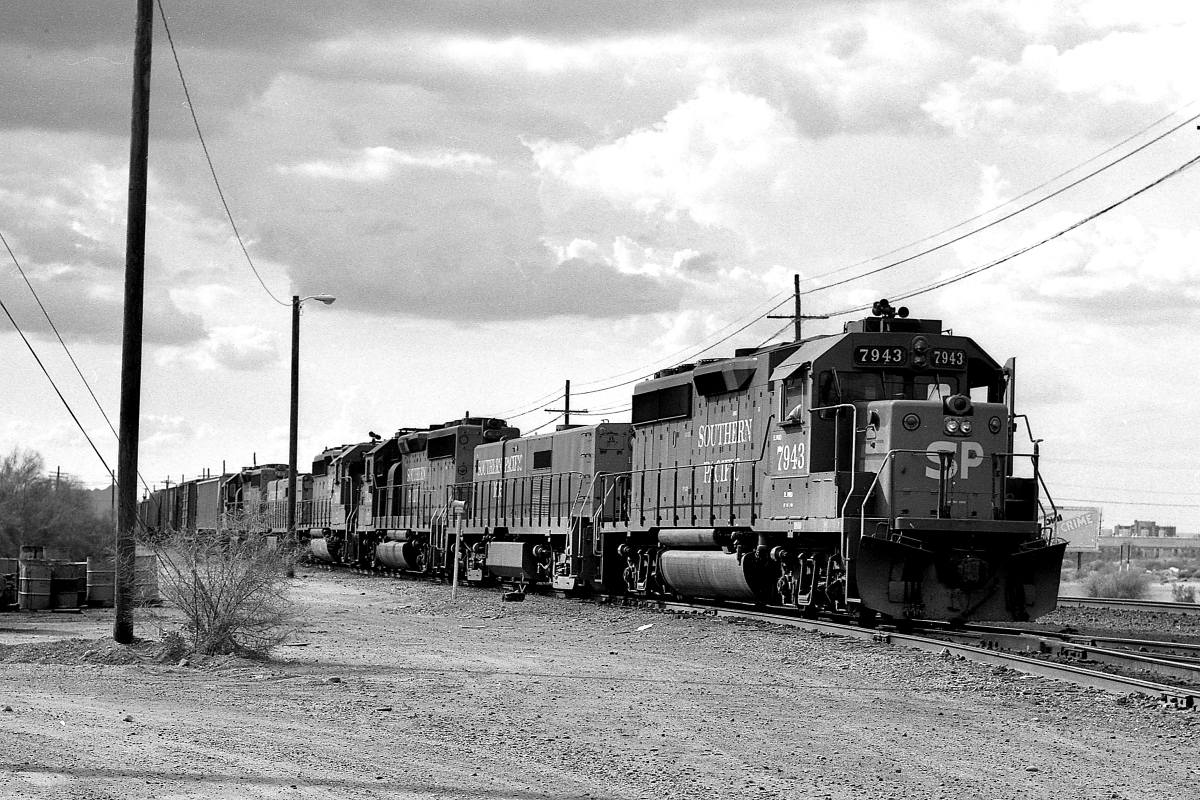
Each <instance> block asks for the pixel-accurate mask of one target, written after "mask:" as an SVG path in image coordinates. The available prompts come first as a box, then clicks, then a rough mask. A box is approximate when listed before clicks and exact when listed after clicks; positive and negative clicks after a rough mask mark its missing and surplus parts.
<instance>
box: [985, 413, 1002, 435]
mask: <svg viewBox="0 0 1200 800" xmlns="http://www.w3.org/2000/svg"><path fill="white" fill-rule="evenodd" d="M1001 425H1003V423H1002V422H1000V418H999V417H992V418H991V419H989V420H988V430H989V431H991V432H992V433H999V432H1000V426H1001Z"/></svg>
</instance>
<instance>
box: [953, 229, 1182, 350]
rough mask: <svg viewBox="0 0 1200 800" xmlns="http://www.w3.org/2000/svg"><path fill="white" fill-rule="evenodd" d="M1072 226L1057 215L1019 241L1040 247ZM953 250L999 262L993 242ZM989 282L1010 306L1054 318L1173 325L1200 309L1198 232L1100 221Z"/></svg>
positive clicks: (1010, 265) (1009, 245)
mask: <svg viewBox="0 0 1200 800" xmlns="http://www.w3.org/2000/svg"><path fill="white" fill-rule="evenodd" d="M1074 219H1075V218H1074V217H1073V216H1071V215H1068V214H1059V215H1055V216H1053V217H1051V218H1048V219H1046V220H1045V221H1043V222H1042V223H1040V224H1038V225H1035V226H1033V227H1031V228H1029V229H1027V230H1026V231H1025V232H1024V233H1023V234H1021V236H1020V237H1019V240H1018V241H1019V243H1020V244H1028V243H1032V242H1035V241H1038V240H1039V239H1041V238H1044V237H1045V236H1046V235H1047V234H1048V233H1050V232H1053V231H1054V230H1057V229H1061V228H1062V227H1065V226H1066V225H1067V224H1069V223H1070V222H1073V221H1074ZM1013 245H1014V242H1012V241H1008V242H1006V243H1005V244H1004V246H1005V247H1006V249H1009V250H1011V249H1014V247H1013ZM955 249H956V250H957V252H958V253H959V254H960V257H961V258H962V259H963V261H964V262H967V263H972V265H974V264H976V263H981V262H983V261H985V260H990V259H991V258H995V257H996V256H997V255H999V254H1001V253H1000V243H999V242H998V241H995V240H993V241H992V243H991V244H990V245H985V244H983V243H982V242H978V241H977V242H975V243H962V244H960V245H956V247H955ZM993 280H994V281H996V282H998V283H1000V284H1001V285H1003V286H1004V287H1006V292H1007V293H1008V294H1009V295H1010V297H1011V299H1012V300H1013V301H1015V302H1018V303H1019V302H1035V303H1037V304H1039V305H1040V306H1041V307H1042V308H1043V309H1044V310H1047V311H1048V312H1049V313H1053V314H1055V315H1069V316H1072V317H1077V318H1092V319H1097V320H1107V321H1110V322H1111V323H1113V324H1120V325H1125V326H1147V327H1157V326H1160V325H1171V324H1173V322H1172V320H1174V319H1176V318H1177V315H1178V314H1179V313H1188V312H1192V313H1194V312H1195V311H1196V310H1198V309H1200V232H1197V231H1181V230H1176V229H1167V228H1155V227H1150V226H1147V225H1146V224H1145V223H1143V222H1141V221H1140V220H1139V219H1138V218H1136V217H1133V216H1130V215H1120V216H1115V217H1111V218H1110V217H1105V218H1102V219H1100V220H1097V221H1095V222H1092V223H1090V224H1089V225H1087V226H1084V227H1082V228H1079V229H1077V230H1075V231H1073V232H1071V233H1070V234H1068V235H1067V236H1065V237H1063V238H1062V239H1059V240H1056V241H1054V242H1051V243H1049V244H1047V245H1044V246H1042V247H1041V248H1039V249H1037V250H1034V251H1031V252H1029V253H1027V254H1025V255H1023V256H1020V257H1018V258H1016V259H1014V260H1013V261H1011V262H1009V263H1008V264H1006V265H1005V269H1003V271H1002V272H1000V273H999V275H998V276H997V277H996V278H994V279H993Z"/></svg>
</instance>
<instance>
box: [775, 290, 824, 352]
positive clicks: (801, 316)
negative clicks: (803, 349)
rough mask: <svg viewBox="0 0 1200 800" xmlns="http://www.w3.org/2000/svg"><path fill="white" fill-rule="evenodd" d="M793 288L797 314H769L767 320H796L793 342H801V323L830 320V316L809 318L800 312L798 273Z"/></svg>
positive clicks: (813, 315)
mask: <svg viewBox="0 0 1200 800" xmlns="http://www.w3.org/2000/svg"><path fill="white" fill-rule="evenodd" d="M792 287H793V289H792V291H793V299H794V300H795V304H796V305H795V308H796V311H795V313H793V314H785V315H779V316H776V315H774V314H769V315H767V319H790V320H795V337H794V339H793V341H796V342H799V341H800V340H801V336H800V321H801V320H805V319H829V315H828V314H810V315H808V316H805V315H804V314H802V313H801V311H800V273H796V274H795V275H793V276H792Z"/></svg>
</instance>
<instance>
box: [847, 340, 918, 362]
mask: <svg viewBox="0 0 1200 800" xmlns="http://www.w3.org/2000/svg"><path fill="white" fill-rule="evenodd" d="M907 361H908V350H906V349H905V348H903V347H875V346H872V345H859V346H858V347H855V348H854V363H855V365H857V366H860V367H899V366H902V365H904V364H905V363H906V362H907Z"/></svg>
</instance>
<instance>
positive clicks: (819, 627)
mask: <svg viewBox="0 0 1200 800" xmlns="http://www.w3.org/2000/svg"><path fill="white" fill-rule="evenodd" d="M309 566H316V567H317V568H319V569H327V570H334V569H337V567H334V566H333V565H326V564H310V565H309ZM342 569H348V571H350V572H354V573H357V574H360V575H377V576H389V577H393V578H398V577H411V575H410V574H408V573H403V572H399V571H396V570H390V569H364V568H361V567H349V568H347V567H342ZM549 593H550V594H554V595H562V594H563V593H561V592H556V591H551V592H549ZM594 599H597V600H601V601H605V600H610V601H614V602H626V603H629V604H630V605H635V606H640V607H643V608H659V609H663V610H668V611H688V612H696V611H700V612H703V613H706V614H711V615H713V616H717V617H737V618H741V619H750V620H756V621H759V622H765V623H769V624H772V625H786V626H789V627H793V628H800V629H803V630H814V631H820V632H823V633H833V634H838V635H841V636H850V637H854V638H856V639H865V640H868V641H872V642H876V643H878V644H881V645H902V646H905V647H913V648H916V649H918V650H924V651H926V652H934V653H941V652H943V651H949V652H950V653H952V654H954V655H958V656H962V657H964V658H967V659H970V660H971V661H976V662H979V663H983V664H990V665H993V666H1005V667H1008V668H1010V669H1015V670H1019V671H1021V672H1024V673H1027V674H1030V675H1040V676H1043V677H1047V678H1053V679H1055V680H1061V681H1065V682H1067V683H1072V684H1075V685H1077V686H1087V687H1091V688H1095V689H1103V690H1105V691H1110V692H1116V693H1122V694H1129V693H1140V694H1144V695H1148V696H1150V697H1154V698H1157V699H1158V700H1159V701H1160V702H1161V703H1163V704H1164V705H1166V706H1170V707H1174V708H1180V709H1186V708H1195V707H1197V706H1200V645H1186V644H1179V643H1174V642H1161V641H1148V640H1139V639H1115V638H1103V637H1087V636H1075V635H1072V634H1047V633H1043V632H1033V631H1027V630H1023V629H1020V628H994V627H989V626H968V627H966V628H963V629H960V630H952V629H951V628H950V627H949V626H946V625H941V624H938V623H933V624H929V625H927V626H925V627H924V628H923V629H922V632H921V633H915V632H908V631H900V630H896V629H894V628H892V627H890V626H887V625H880V626H879V627H878V628H865V627H862V626H860V625H853V624H849V623H847V622H837V621H833V620H826V619H811V618H805V617H801V616H799V615H798V614H795V613H789V612H786V611H783V610H765V609H762V608H759V607H754V606H751V605H741V604H737V603H722V604H718V605H712V604H701V603H687V602H673V601H665V600H662V601H660V600H651V599H642V598H626V597H615V596H614V597H605V596H596V597H595V598H594ZM1067 599H1068V600H1077V599H1079V598H1067ZM1089 601H1090V599H1089ZM1159 605H1163V604H1159ZM1166 605H1176V604H1166ZM1105 607H1108V606H1105ZM1100 644H1105V645H1110V646H1111V647H1100V646H1099V645H1100ZM1156 647H1163V648H1166V647H1170V648H1174V649H1173V650H1171V651H1169V652H1167V651H1163V650H1155V649H1153V648H1156ZM1151 652H1153V653H1155V654H1154V655H1150V653H1151ZM1039 656H1040V657H1039ZM1047 656H1050V657H1055V658H1059V659H1064V660H1070V661H1073V662H1075V663H1064V661H1054V660H1048V658H1047ZM1093 664H1095V665H1096V666H1093ZM1100 664H1104V665H1107V666H1109V667H1118V668H1121V669H1125V670H1138V671H1143V672H1147V673H1153V674H1154V675H1155V676H1156V677H1169V678H1173V679H1174V680H1176V681H1179V682H1181V683H1182V684H1184V685H1171V684H1165V683H1159V682H1157V681H1150V680H1145V679H1142V678H1137V677H1132V676H1128V675H1122V674H1114V673H1112V672H1106V671H1104V670H1103V669H1101V668H1100V666H1099V665H1100Z"/></svg>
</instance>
